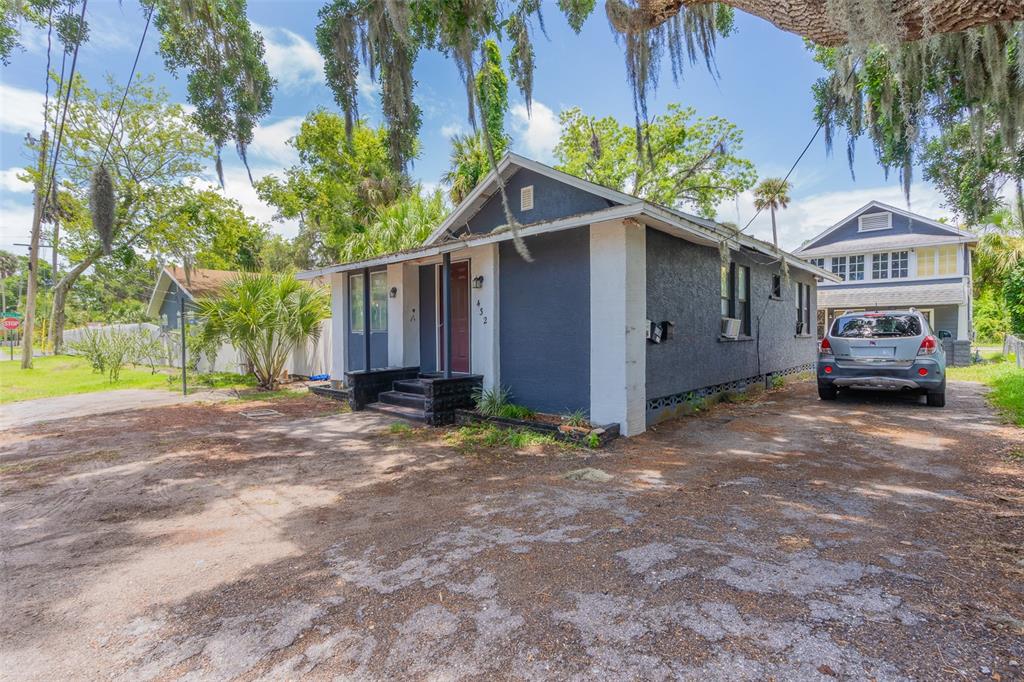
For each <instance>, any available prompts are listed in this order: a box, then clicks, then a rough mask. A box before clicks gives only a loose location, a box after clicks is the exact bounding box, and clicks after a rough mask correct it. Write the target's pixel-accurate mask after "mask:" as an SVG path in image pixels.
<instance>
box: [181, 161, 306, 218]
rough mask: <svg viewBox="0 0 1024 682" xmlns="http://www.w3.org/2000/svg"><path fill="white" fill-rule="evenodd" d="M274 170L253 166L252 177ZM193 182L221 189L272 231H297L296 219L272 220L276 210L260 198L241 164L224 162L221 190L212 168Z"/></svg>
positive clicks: (260, 176) (256, 178)
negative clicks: (207, 173) (205, 175)
mask: <svg viewBox="0 0 1024 682" xmlns="http://www.w3.org/2000/svg"><path fill="white" fill-rule="evenodd" d="M276 172H278V169H276V168H266V167H259V168H257V167H253V168H252V177H253V179H254V180H259V179H260V178H262V177H263V176H265V175H269V174H272V173H276ZM195 184H196V186H198V187H208V188H211V189H216V190H220V191H222V192H223V194H224V196H227V197H230V198H232V199H234V200H235V201H237V202H238V203H239V204H241V206H242V210H243V211H245V213H246V215H249V216H252V217H253V218H255V219H256V220H259V221H261V222H265V223H269V224H270V226H271V229H273V231H274V232H277V233H279V234H282V235H284V236H286V237H294V236H295V235H296V234H297V233H298V231H299V222H298V221H297V220H285V221H275V220H274V214H275V213H276V210H275V209H274V208H273V207H272V206H269V205H267V204H265V203H263V201H262V200H260V197H259V195H258V194H257V193H256V189H255V188H254V187H253V186H252V184H251V183H250V182H249V176H248V174H247V173H246V172H245V168H244V167H243V166H242V165H241V164H236V163H234V162H232V163H230V164H229V163H225V164H224V189H223V190H221V188H220V183H219V182H218V181H217V176H216V173H215V172H214V171H213V169H212V168H211V169H210V171H209V175H208V176H207V177H203V178H196V179H195Z"/></svg>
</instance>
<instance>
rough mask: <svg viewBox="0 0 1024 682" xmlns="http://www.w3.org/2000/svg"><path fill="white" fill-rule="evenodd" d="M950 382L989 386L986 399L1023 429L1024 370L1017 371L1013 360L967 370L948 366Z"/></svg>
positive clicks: (1004, 360) (999, 359) (980, 365)
mask: <svg viewBox="0 0 1024 682" xmlns="http://www.w3.org/2000/svg"><path fill="white" fill-rule="evenodd" d="M946 373H947V376H948V377H949V378H950V379H957V380H960V381H980V382H981V383H983V384H988V385H989V386H991V387H992V391H991V393H989V395H988V399H989V400H990V401H991V402H992V404H993V405H995V407H996V408H997V409H998V410H999V411H1000V412H1002V413H1003V414H1005V415H1006V416H1007V417H1008V418H1009V419H1010V420H1011V421H1013V422H1014V423H1015V424H1017V425H1018V426H1024V369H1018V368H1017V365H1016V364H1015V363H1014V362H1013V358H1012V357H1011V358H1008V359H1007V358H1002V356H999V358H998V359H996V360H993V361H990V362H982V363H978V364H976V365H971V366H970V367H950V368H948V369H947V370H946Z"/></svg>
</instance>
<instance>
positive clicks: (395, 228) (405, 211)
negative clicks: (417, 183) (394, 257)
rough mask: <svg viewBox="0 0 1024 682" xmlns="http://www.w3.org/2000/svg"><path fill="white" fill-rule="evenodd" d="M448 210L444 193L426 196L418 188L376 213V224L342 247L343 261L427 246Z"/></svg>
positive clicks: (350, 239) (354, 235) (350, 236)
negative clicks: (431, 235)
mask: <svg viewBox="0 0 1024 682" xmlns="http://www.w3.org/2000/svg"><path fill="white" fill-rule="evenodd" d="M447 211H448V206H447V205H446V204H445V201H444V196H443V195H442V194H441V190H435V191H434V192H433V193H431V194H427V195H424V194H423V190H422V188H419V187H417V188H416V189H415V190H414V191H413V192H412V193H410V194H409V195H407V196H405V197H402V198H401V199H399V200H398V201H396V202H394V203H392V204H391V205H389V206H384V207H381V208H379V209H377V210H376V212H375V215H374V218H373V221H372V222H371V223H370V224H369V225H367V226H366V227H365V228H364V229H362V230H360V231H358V232H354V233H352V234H351V235H349V236H348V238H346V239H345V241H344V242H342V243H341V246H340V249H339V250H340V252H341V258H342V260H346V261H352V260H361V259H364V258H372V257H374V256H379V255H381V254H385V253H391V252H394V251H401V250H403V249H411V248H414V247H417V246H420V245H422V244H423V242H424V241H426V239H427V237H429V236H430V234H431V233H432V232H433V231H434V230H435V229H436V228H437V226H438V225H440V224H441V221H442V220H444V217H445V214H446V213H447Z"/></svg>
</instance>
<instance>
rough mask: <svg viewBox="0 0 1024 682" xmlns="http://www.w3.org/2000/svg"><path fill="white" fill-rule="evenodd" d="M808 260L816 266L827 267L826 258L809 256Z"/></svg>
mask: <svg viewBox="0 0 1024 682" xmlns="http://www.w3.org/2000/svg"><path fill="white" fill-rule="evenodd" d="M807 262H808V263H810V264H811V265H814V266H816V267H819V268H822V269H824V268H825V259H824V258H808V259H807Z"/></svg>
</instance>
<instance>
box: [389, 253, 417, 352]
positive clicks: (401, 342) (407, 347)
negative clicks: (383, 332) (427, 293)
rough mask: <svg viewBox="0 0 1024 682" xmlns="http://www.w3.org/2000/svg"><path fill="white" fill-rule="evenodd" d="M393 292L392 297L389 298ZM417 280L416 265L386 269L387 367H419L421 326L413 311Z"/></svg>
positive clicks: (406, 264) (414, 309)
mask: <svg viewBox="0 0 1024 682" xmlns="http://www.w3.org/2000/svg"><path fill="white" fill-rule="evenodd" d="M392 291H394V292H395V295H394V296H391V292H392ZM419 300H420V278H419V270H418V266H417V265H416V264H408V263H396V264H393V265H389V266H388V367H415V366H417V365H419V364H420V327H419V323H418V322H417V320H418V319H419V318H418V316H417V310H416V308H417V307H418V306H419Z"/></svg>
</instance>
